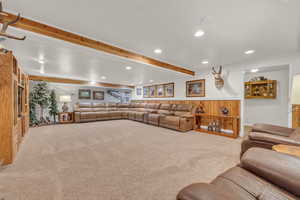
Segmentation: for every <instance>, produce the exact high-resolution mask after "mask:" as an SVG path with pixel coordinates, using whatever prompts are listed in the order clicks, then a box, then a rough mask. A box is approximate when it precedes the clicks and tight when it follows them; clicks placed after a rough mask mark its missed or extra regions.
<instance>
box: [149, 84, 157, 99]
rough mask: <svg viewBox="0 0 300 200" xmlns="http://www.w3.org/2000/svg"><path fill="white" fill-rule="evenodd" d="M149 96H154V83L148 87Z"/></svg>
mask: <svg viewBox="0 0 300 200" xmlns="http://www.w3.org/2000/svg"><path fill="white" fill-rule="evenodd" d="M149 97H150V98H154V97H156V85H152V86H150V87H149Z"/></svg>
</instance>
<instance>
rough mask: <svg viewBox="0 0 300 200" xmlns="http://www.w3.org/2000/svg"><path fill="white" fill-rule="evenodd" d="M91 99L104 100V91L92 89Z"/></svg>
mask: <svg viewBox="0 0 300 200" xmlns="http://www.w3.org/2000/svg"><path fill="white" fill-rule="evenodd" d="M93 99H94V100H104V92H103V91H93Z"/></svg>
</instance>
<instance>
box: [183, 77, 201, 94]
mask: <svg viewBox="0 0 300 200" xmlns="http://www.w3.org/2000/svg"><path fill="white" fill-rule="evenodd" d="M186 97H205V79H200V80H193V81H187V82H186Z"/></svg>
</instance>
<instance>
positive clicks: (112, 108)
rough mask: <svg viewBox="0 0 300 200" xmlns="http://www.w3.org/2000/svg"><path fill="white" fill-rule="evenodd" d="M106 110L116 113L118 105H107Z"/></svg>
mask: <svg viewBox="0 0 300 200" xmlns="http://www.w3.org/2000/svg"><path fill="white" fill-rule="evenodd" d="M106 110H107V111H116V110H117V104H116V103H107V104H106Z"/></svg>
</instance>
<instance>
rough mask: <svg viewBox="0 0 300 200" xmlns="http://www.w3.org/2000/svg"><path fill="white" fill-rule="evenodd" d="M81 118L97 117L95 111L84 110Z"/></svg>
mask: <svg viewBox="0 0 300 200" xmlns="http://www.w3.org/2000/svg"><path fill="white" fill-rule="evenodd" d="M80 118H81V119H90V118H96V114H95V112H83V113H81V114H80Z"/></svg>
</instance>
